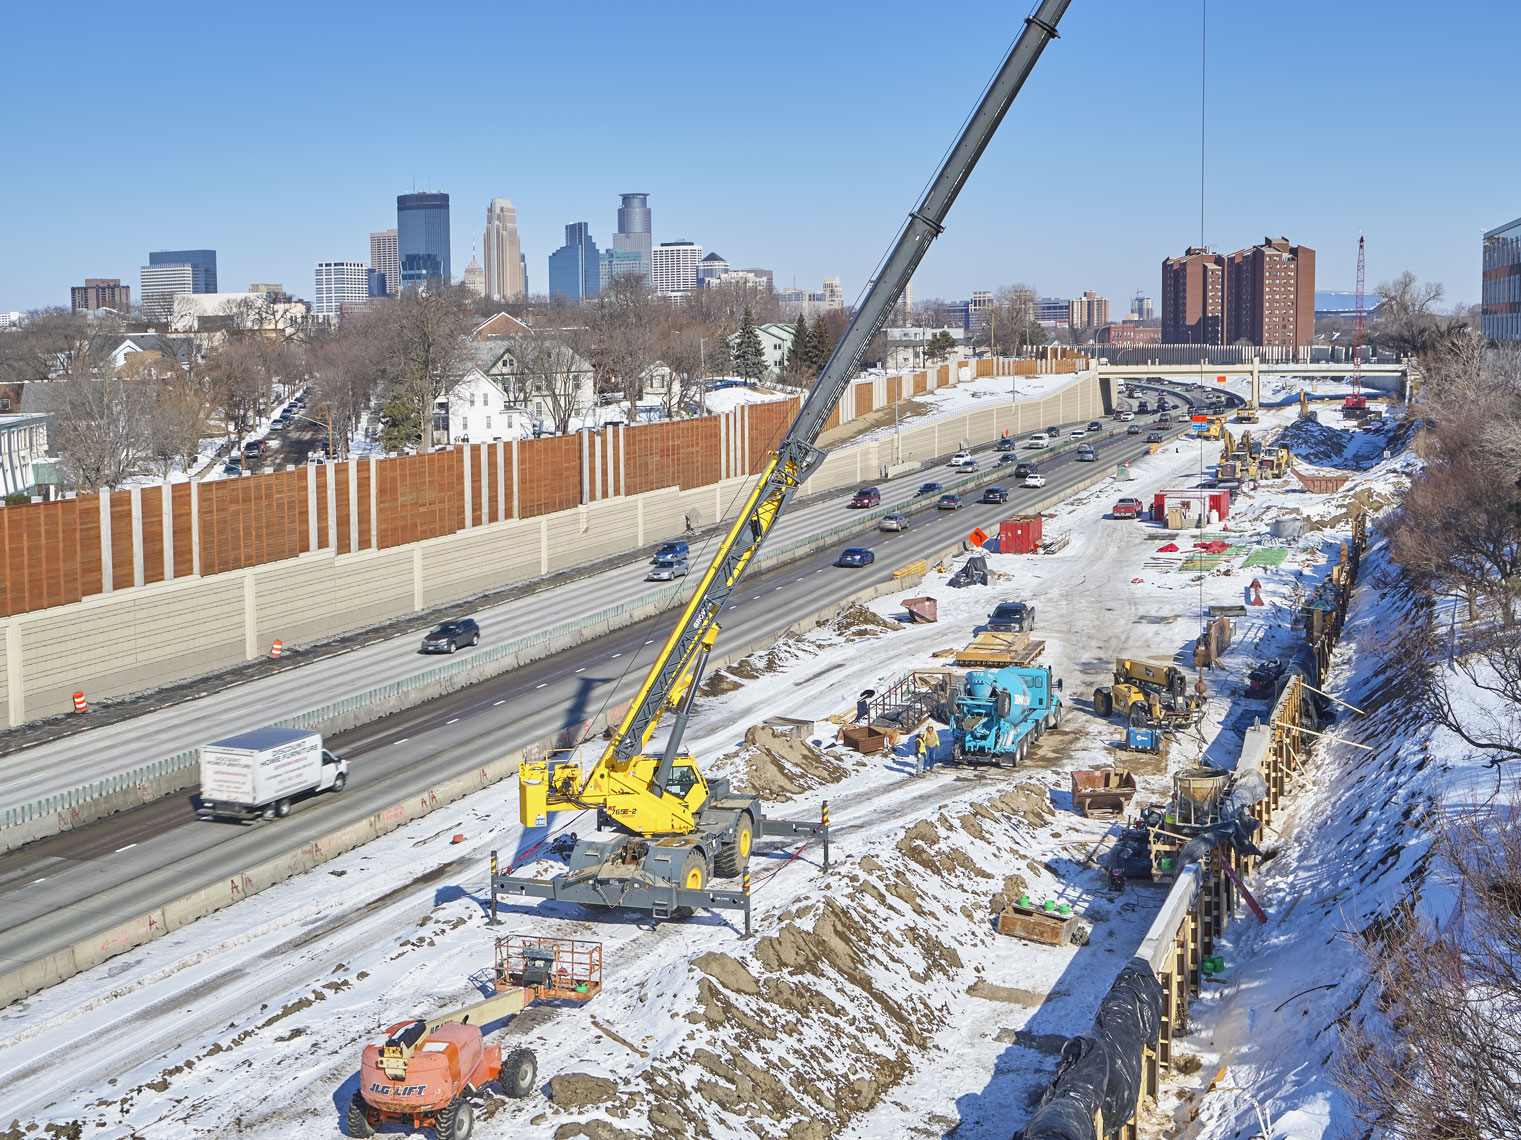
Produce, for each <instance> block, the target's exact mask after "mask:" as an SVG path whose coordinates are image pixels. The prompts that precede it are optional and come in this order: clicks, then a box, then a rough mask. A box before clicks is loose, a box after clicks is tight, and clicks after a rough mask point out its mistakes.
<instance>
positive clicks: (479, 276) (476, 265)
mask: <svg viewBox="0 0 1521 1140" xmlns="http://www.w3.org/2000/svg"><path fill="white" fill-rule="evenodd" d="M465 288H466V289H467V290H469V292H470V295H471V296H472V297H484V296H485V295H486V267H485V266H483V265H482V264H481V263H480V262H479V261H476V260H475V256H474V254H472V255H471V257H470V264H469V265H467V266H465Z"/></svg>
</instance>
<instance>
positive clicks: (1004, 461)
mask: <svg viewBox="0 0 1521 1140" xmlns="http://www.w3.org/2000/svg"><path fill="white" fill-rule="evenodd" d="M1010 463H1013V464H1015V465H1016V466H1018V464H1019V460H1018V459H1016V458H1014V456H1012V455H1000V456H999V457H998V466H1000V467H1007V466H1008V465H1009V464H1010Z"/></svg>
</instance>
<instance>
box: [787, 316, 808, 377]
mask: <svg viewBox="0 0 1521 1140" xmlns="http://www.w3.org/2000/svg"><path fill="white" fill-rule="evenodd" d="M809 359H810V357H809V353H808V322H807V321H805V320H803V314H802V313H799V314H798V315H797V323H796V324H794V325H793V326H792V346H791V347H790V348H789V349H787V371H788V372H790V373H792V374H793V375H795V376H798V377H799V378H803V379H806V378H808V377H809V376H810V375H811V374H812V367H811V366H810V364H809Z"/></svg>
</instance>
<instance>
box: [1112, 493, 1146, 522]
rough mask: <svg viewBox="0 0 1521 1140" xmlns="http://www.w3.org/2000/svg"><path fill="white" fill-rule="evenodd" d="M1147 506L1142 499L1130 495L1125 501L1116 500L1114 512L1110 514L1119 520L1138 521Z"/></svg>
mask: <svg viewBox="0 0 1521 1140" xmlns="http://www.w3.org/2000/svg"><path fill="white" fill-rule="evenodd" d="M1144 509H1145V505H1144V504H1143V503H1142V502H1141V500H1140V499H1134V498H1131V497H1129V496H1128V495H1127V496H1126V497H1125V498H1123V499H1117V500H1115V504H1114V510H1113V511H1112V512H1110V513H1111V514H1113V515H1114V517H1115V518H1117V519H1138V518H1140V517H1141V512H1142V511H1143V510H1144Z"/></svg>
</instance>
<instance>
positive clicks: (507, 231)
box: [485, 198, 528, 301]
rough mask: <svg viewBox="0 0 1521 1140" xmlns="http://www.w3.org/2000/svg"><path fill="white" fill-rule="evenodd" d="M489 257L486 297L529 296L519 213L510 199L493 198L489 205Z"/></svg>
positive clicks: (507, 298) (487, 237)
mask: <svg viewBox="0 0 1521 1140" xmlns="http://www.w3.org/2000/svg"><path fill="white" fill-rule="evenodd" d="M485 256H486V296H488V297H490V298H491V299H492V300H493V301H521V300H522V299H523V298H524V297H526V296H527V295H528V289H527V287H526V285H525V283H524V281H523V265H524V260H523V246H522V243H521V242H520V241H519V240H518V212H517V210H515V209H514V208H513V205H512V202H511V201H510V200H509V199H507V198H493V199H491V204H490V205H489V206H487V207H486V244H485Z"/></svg>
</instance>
